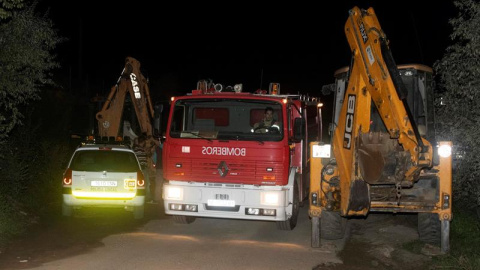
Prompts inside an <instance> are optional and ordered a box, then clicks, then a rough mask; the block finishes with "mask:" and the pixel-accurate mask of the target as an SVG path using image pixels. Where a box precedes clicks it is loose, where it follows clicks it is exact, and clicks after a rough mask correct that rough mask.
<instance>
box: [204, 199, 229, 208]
mask: <svg viewBox="0 0 480 270" xmlns="http://www.w3.org/2000/svg"><path fill="white" fill-rule="evenodd" d="M207 204H208V206H228V207H234V206H235V201H233V200H208V201H207Z"/></svg>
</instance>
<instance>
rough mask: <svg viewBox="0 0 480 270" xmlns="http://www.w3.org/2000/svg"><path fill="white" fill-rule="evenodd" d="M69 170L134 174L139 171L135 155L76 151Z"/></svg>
mask: <svg viewBox="0 0 480 270" xmlns="http://www.w3.org/2000/svg"><path fill="white" fill-rule="evenodd" d="M70 168H71V169H72V170H74V171H94V172H95V171H108V172H136V171H138V170H139V166H138V162H137V159H136V157H135V154H134V153H132V152H125V151H111V150H108V151H107V150H86V151H77V152H76V153H75V156H74V157H73V159H72V163H71V165H70Z"/></svg>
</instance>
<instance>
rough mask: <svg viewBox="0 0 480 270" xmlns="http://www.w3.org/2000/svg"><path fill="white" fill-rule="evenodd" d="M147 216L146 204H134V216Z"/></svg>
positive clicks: (135, 217)
mask: <svg viewBox="0 0 480 270" xmlns="http://www.w3.org/2000/svg"><path fill="white" fill-rule="evenodd" d="M144 216H145V206H144V205H142V206H134V207H133V218H134V219H142V218H143V217H144Z"/></svg>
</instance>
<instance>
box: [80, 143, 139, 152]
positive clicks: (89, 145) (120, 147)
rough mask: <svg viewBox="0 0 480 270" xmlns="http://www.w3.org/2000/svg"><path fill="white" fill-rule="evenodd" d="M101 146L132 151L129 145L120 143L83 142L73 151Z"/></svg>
mask: <svg viewBox="0 0 480 270" xmlns="http://www.w3.org/2000/svg"><path fill="white" fill-rule="evenodd" d="M101 148H110V149H111V150H113V151H127V152H133V150H132V149H131V148H130V147H129V146H126V145H120V144H84V145H80V146H79V147H78V148H77V149H76V150H75V151H79V150H82V151H83V150H100V149H101Z"/></svg>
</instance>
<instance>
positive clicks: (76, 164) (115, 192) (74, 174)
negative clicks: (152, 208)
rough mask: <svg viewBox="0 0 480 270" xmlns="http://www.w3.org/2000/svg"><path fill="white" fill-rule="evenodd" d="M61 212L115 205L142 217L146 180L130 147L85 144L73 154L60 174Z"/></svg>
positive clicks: (70, 214) (65, 213) (69, 213)
mask: <svg viewBox="0 0 480 270" xmlns="http://www.w3.org/2000/svg"><path fill="white" fill-rule="evenodd" d="M62 182H63V183H62V184H63V204H62V214H63V215H64V216H72V214H73V212H74V210H75V209H79V208H81V207H116V208H125V210H127V211H132V212H133V216H134V218H136V219H141V218H143V216H144V209H145V183H146V182H145V179H144V176H143V173H142V170H141V168H140V164H139V162H138V159H137V157H136V155H135V153H134V152H133V150H132V149H130V147H128V146H125V145H120V144H98V143H97V144H95V143H87V144H84V145H82V146H79V147H78V148H77V149H76V150H75V152H74V153H73V155H72V158H71V159H70V162H69V163H68V167H67V169H66V170H65V173H64V176H63V181H62Z"/></svg>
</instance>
